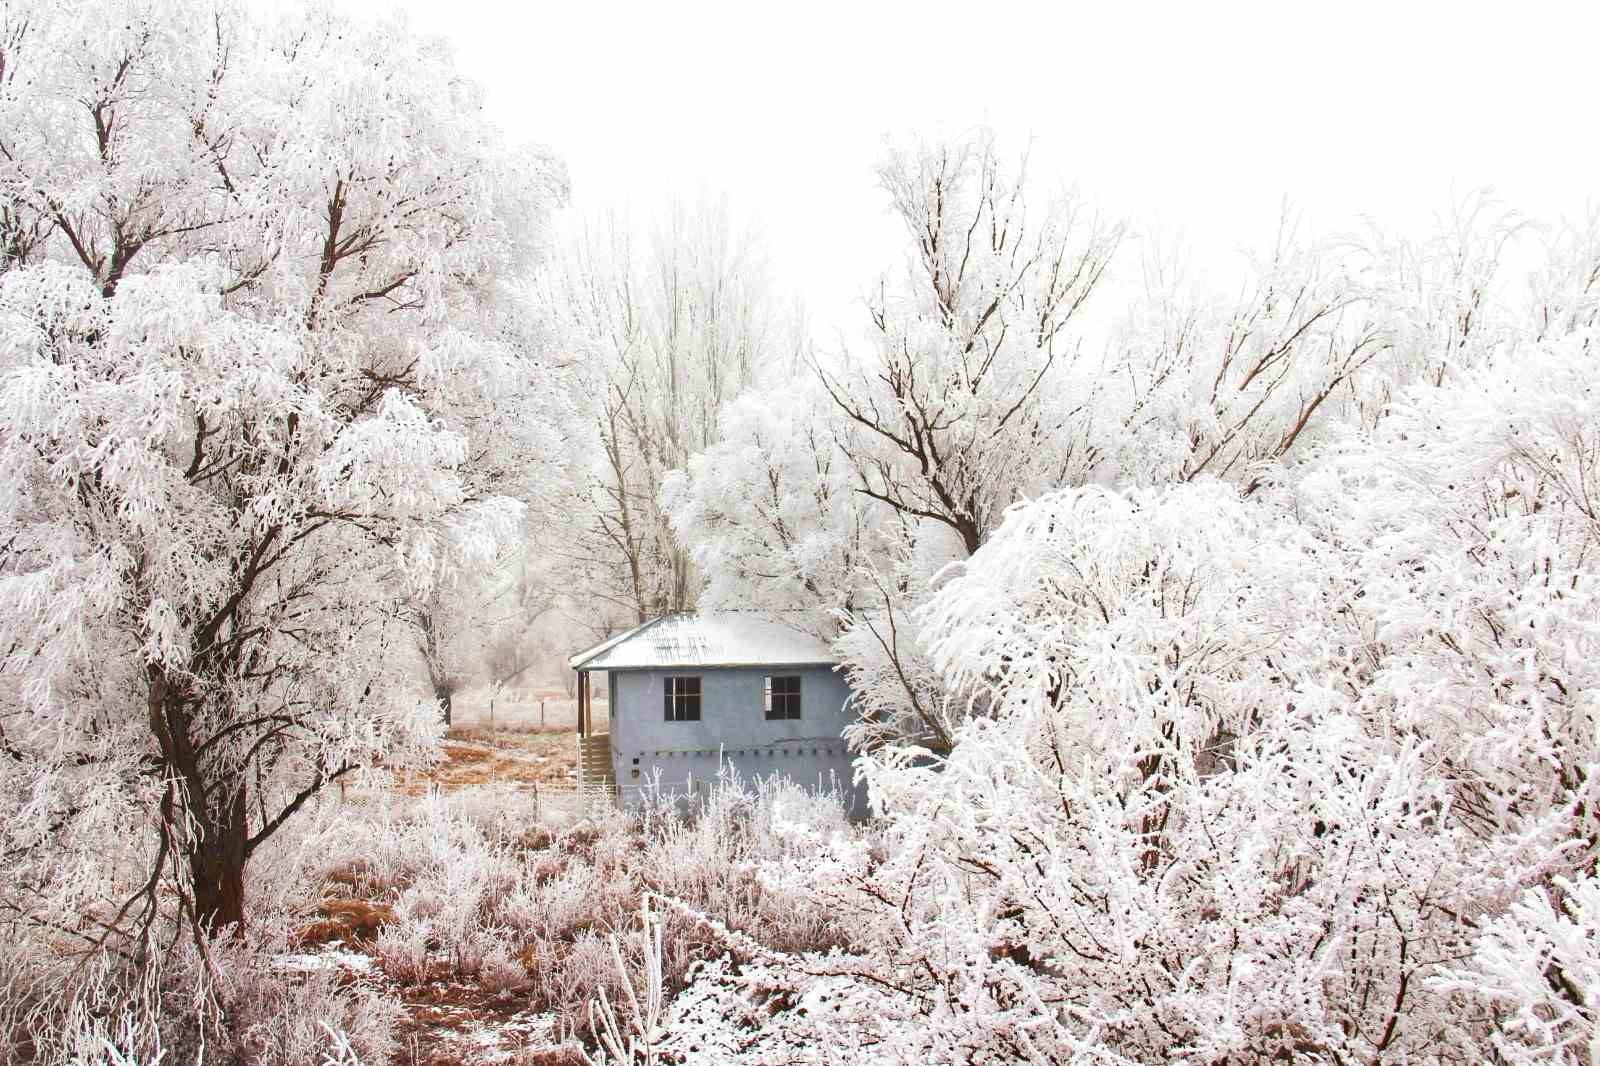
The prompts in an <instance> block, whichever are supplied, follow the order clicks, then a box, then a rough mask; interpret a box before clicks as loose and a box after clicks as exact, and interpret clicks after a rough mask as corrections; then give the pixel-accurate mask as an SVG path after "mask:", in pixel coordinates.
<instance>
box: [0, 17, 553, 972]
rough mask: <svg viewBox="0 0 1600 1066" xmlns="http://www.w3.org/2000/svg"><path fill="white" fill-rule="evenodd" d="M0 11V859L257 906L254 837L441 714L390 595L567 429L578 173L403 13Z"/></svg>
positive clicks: (28, 909)
mask: <svg viewBox="0 0 1600 1066" xmlns="http://www.w3.org/2000/svg"><path fill="white" fill-rule="evenodd" d="M0 41H3V42H4V45H3V48H4V51H3V55H4V60H3V70H0V189H3V201H4V204H5V211H4V214H3V222H0V225H3V227H4V245H5V249H6V252H5V258H4V261H3V271H4V272H3V274H0V409H3V412H4V414H3V417H0V427H3V428H0V468H3V475H0V486H3V488H0V634H3V639H0V649H3V650H0V654H3V655H4V673H5V676H6V678H7V683H6V685H5V687H4V689H3V691H0V753H3V755H4V758H3V759H0V796H3V800H0V802H3V804H4V817H3V818H0V823H3V829H0V834H3V838H0V839H3V846H4V849H5V854H6V870H7V878H6V880H7V882H8V885H7V887H6V888H4V889H0V894H3V895H4V905H5V906H6V907H7V908H8V909H9V912H10V914H11V916H12V917H17V916H21V917H25V918H27V919H29V920H37V921H41V922H53V923H56V924H57V925H60V926H61V927H63V928H69V929H73V930H82V932H81V934H79V935H80V939H88V940H89V941H92V942H94V943H96V944H101V943H107V942H111V943H113V945H114V946H115V945H121V946H122V947H126V948H128V949H129V950H136V949H138V948H139V947H140V944H141V941H140V938H139V937H140V932H141V930H143V931H145V932H149V931H151V930H152V923H153V922H154V921H156V916H157V914H158V913H159V912H161V911H162V910H163V909H164V907H165V905H166V902H167V901H175V902H176V905H177V906H178V907H179V908H181V910H182V912H183V914H184V915H185V916H186V917H187V918H188V919H190V920H191V921H192V922H193V923H194V925H195V926H196V927H197V928H201V929H220V928H222V927H225V926H230V925H237V924H238V923H241V922H242V921H243V920H244V917H245V913H246V906H245V899H244V885H245V882H244V876H243V875H244V870H245V866H246V864H247V863H248V862H249V860H250V857H251V855H252V853H254V852H255V851H256V850H257V849H258V848H259V847H260V846H261V845H262V844H263V842H265V841H266V840H267V839H268V838H270V837H271V836H272V835H273V833H274V832H275V831H276V830H278V829H279V827H281V826H282V825H283V824H284V822H285V821H286V820H287V819H289V818H292V817H293V816H294V814H295V812H296V811H297V810H299V809H300V808H301V807H302V806H303V805H304V804H305V803H306V802H307V801H308V800H310V799H311V798H312V797H313V796H315V795H316V794H317V793H318V791H319V790H320V789H322V788H323V787H324V786H326V785H327V784H328V783H329V782H331V781H334V780H336V779H338V778H340V777H343V776H344V775H346V774H349V773H351V772H352V771H354V770H356V769H358V768H360V767H364V766H370V765H372V764H373V763H374V761H375V760H377V759H379V758H382V759H383V760H384V761H385V762H386V763H388V764H389V765H396V764H403V763H404V762H405V761H406V760H408V759H411V758H414V757H417V756H418V755H420V754H422V753H424V752H425V751H426V750H427V748H428V746H429V745H430V744H431V741H432V739H433V738H434V737H435V736H436V735H437V731H438V724H437V711H436V709H435V708H434V707H433V705H432V701H431V699H430V698H428V696H427V694H425V693H422V692H420V691H418V688H417V686H416V684H415V680H414V677H413V676H410V673H409V669H408V667H409V665H410V663H409V661H408V658H407V657H406V656H405V655H402V654H398V652H399V651H400V650H401V649H403V648H405V647H406V646H407V645H408V644H409V642H410V639H411V638H410V634H409V632H408V631H407V628H406V623H405V620H404V618H403V612H402V611H401V610H399V605H400V604H401V603H402V602H404V601H405V600H406V599H408V598H411V597H416V596H424V595H426V594H427V593H428V590H429V587H430V584H431V582H432V581H433V580H434V575H435V574H436V573H437V572H438V566H437V562H438V560H439V558H440V557H441V555H442V554H443V552H444V550H445V547H444V546H445V542H446V540H449V539H453V540H455V541H456V542H469V543H477V544H479V545H483V546H485V547H484V548H483V550H484V551H485V552H492V545H493V544H494V543H497V542H502V541H510V540H514V539H515V538H517V537H518V536H520V528H521V517H522V511H523V509H524V501H526V500H527V499H529V498H530V496H531V495H532V494H533V491H534V489H535V488H536V487H537V485H538V483H539V482H540V480H541V478H542V477H543V476H544V474H543V473H542V471H543V467H542V465H541V455H543V454H544V453H545V452H547V451H549V450H551V449H552V448H554V447H555V446H556V442H557V440H558V438H557V437H556V436H555V435H554V433H553V431H552V429H551V426H552V424H553V421H554V419H553V415H554V414H555V413H556V412H555V411H554V410H553V409H552V404H553V403H556V402H558V398H559V396H560V395H561V392H560V390H559V389H558V388H557V383H556V379H555V377H554V375H553V374H552V373H551V372H550V371H549V369H548V366H547V364H546V362H545V361H544V360H543V358H542V356H541V354H540V353H541V347H542V339H541V335H540V331H539V330H538V329H537V328H535V320H534V319H533V318H532V316H531V313H530V311H529V309H528V307H527V305H526V301H525V298H524V296H523V293H524V292H526V291H527V290H528V288H529V286H530V274H531V270H532V268H533V266H534V265H535V263H536V261H537V260H538V258H539V256H540V254H541V252H542V250H543V249H544V248H545V246H546V244H547V237H546V225H547V221H548V218H549V215H550V212H551V210H552V207H553V206H554V205H555V204H557V203H558V202H559V200H560V199H561V197H562V196H563V188H564V178H563V176H562V172H561V170H560V168H559V167H558V166H557V165H556V164H555V163H554V162H553V161H552V160H551V158H550V157H548V156H547V155H545V154H543V153H541V152H538V151H532V150H509V149H507V148H506V147H504V146H503V144H502V142H501V140H500V138H499V136H498V134H497V132H496V131H495V130H494V129H493V128H492V127H490V126H489V125H487V124H486V123H485V121H484V120H483V118H482V117H481V95H480V92H479V90H478V89H476V88H475V87H474V86H473V85H471V84H470V83H469V82H466V81H464V80H463V79H462V78H461V77H460V76H459V75H458V74H457V73H456V71H455V69H454V68H453V66H452V64H451V62H450V59H449V56H448V54H447V52H446V50H445V49H444V46H443V45H441V44H438V43H432V42H427V41H423V40H419V39H417V38H415V37H413V36H411V35H410V34H409V33H408V32H406V31H405V29H404V27H403V25H402V24H399V23H387V24H383V25H378V26H373V25H366V24H363V23H360V22H357V21H353V20H351V19H348V18H346V17H343V16H340V15H335V14H329V13H326V12H323V11H320V10H313V9H311V8H305V9H298V10H296V11H293V12H291V13H288V14H285V15H281V16H273V17H266V16H260V15H257V14H253V13H251V12H250V11H249V10H247V9H246V8H244V7H243V6H240V5H237V4H233V3H229V2H227V0H216V2H213V0H196V2H180V3H170V4H147V3H138V2H127V3H123V2H112V0H107V2H95V3H82V4H68V5H61V4H51V3H27V2H19V3H12V4H8V5H6V7H5V8H4V9H3V12H0ZM84 915H92V916H93V917H92V924H91V925H88V926H84V925H82V924H81V921H82V919H83V916H84Z"/></svg>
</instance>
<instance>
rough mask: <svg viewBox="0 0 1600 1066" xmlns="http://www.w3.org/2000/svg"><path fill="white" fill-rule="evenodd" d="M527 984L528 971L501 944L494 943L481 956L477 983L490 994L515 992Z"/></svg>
mask: <svg viewBox="0 0 1600 1066" xmlns="http://www.w3.org/2000/svg"><path fill="white" fill-rule="evenodd" d="M527 984H528V971H527V970H525V969H523V966H522V963H521V962H519V961H517V960H516V959H515V958H512V957H511V955H510V954H509V953H508V952H507V951H506V949H505V946H504V945H503V944H496V945H495V946H494V947H492V948H490V949H489V950H488V952H487V953H485V955H484V956H483V961H482V963H481V965H480V966H479V969H478V985H479V987H481V988H482V989H483V990H484V991H485V992H488V993H490V994H491V995H502V994H504V993H507V992H515V991H518V990H520V989H522V988H524V987H526V986H527Z"/></svg>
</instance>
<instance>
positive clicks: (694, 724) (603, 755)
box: [567, 611, 866, 817]
mask: <svg viewBox="0 0 1600 1066" xmlns="http://www.w3.org/2000/svg"><path fill="white" fill-rule="evenodd" d="M567 663H568V665H569V666H570V667H571V668H572V669H574V670H576V671H577V672H578V736H579V739H578V751H579V776H580V781H581V783H582V784H583V785H584V786H585V787H588V788H602V789H614V790H615V792H616V796H617V798H618V800H619V801H620V802H621V804H622V805H623V806H625V807H628V806H634V805H636V804H638V803H639V802H640V801H641V800H642V799H643V798H644V797H645V796H646V795H647V794H648V793H649V792H650V791H651V790H655V789H659V791H660V792H663V793H667V792H670V793H673V794H675V795H687V794H692V793H694V792H697V791H700V790H703V789H705V788H707V787H709V785H710V784H711V782H712V781H713V780H714V779H715V778H716V776H717V774H718V771H719V770H721V769H722V768H724V767H729V766H731V767H733V768H735V769H737V771H738V773H739V775H740V776H741V777H743V778H744V779H745V780H747V781H748V780H753V779H755V778H768V777H771V776H773V775H782V776H784V777H787V778H788V779H789V780H791V781H793V782H795V783H796V784H799V785H801V786H804V787H807V788H817V787H819V786H820V787H825V788H835V787H836V788H838V789H839V790H840V791H841V792H843V793H844V796H845V802H846V806H847V808H848V809H849V811H850V813H851V814H852V816H854V817H862V816H864V815H865V813H866V802H865V796H863V795H861V794H860V790H859V789H857V788H855V787H854V785H853V783H852V772H851V753H850V750H849V748H848V747H847V746H846V744H845V742H844V738H843V737H842V736H841V732H842V730H843V729H844V727H845V726H846V725H848V724H849V723H850V722H851V721H852V720H853V710H852V701H851V698H850V688H849V686H848V685H847V684H846V683H845V679H844V676H843V675H842V674H841V673H840V672H839V670H838V659H837V657H836V656H834V654H833V652H832V650H831V649H830V648H829V647H828V645H827V644H825V643H824V642H823V641H821V640H819V639H817V638H816V637H814V636H812V635H811V634H809V633H805V632H802V631H800V630H797V629H794V628H792V627H790V626H787V625H783V624H781V623H779V622H774V621H772V620H771V619H769V618H767V617H765V616H763V615H758V614H753V613H751V614H747V613H743V612H738V611H709V612H700V613H697V614H676V615H668V616H666V617H663V618H658V619H655V620H654V621H651V622H646V623H645V624H644V625H641V626H639V627H638V628H636V629H632V630H630V631H628V632H626V633H623V634H621V635H620V636H615V637H612V638H611V639H609V640H606V641H603V642H601V643H599V644H596V645H595V646H594V647H592V648H589V649H588V650H586V651H582V652H579V653H578V654H577V655H574V656H572V658H570V659H569V660H567ZM595 675H604V684H605V686H606V694H607V696H608V697H609V708H610V721H609V725H608V728H607V729H606V730H605V731H601V730H599V729H597V728H595V726H596V723H595V721H594V699H593V685H594V682H592V681H591V677H593V676H595Z"/></svg>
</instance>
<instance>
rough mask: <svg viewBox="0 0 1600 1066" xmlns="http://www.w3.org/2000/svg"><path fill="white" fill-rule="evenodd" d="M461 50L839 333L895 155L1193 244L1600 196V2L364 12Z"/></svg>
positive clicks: (534, 111)
mask: <svg viewBox="0 0 1600 1066" xmlns="http://www.w3.org/2000/svg"><path fill="white" fill-rule="evenodd" d="M349 2H350V3H351V4H353V6H354V7H355V8H356V9H358V10H370V11H384V12H387V11H391V10H393V9H394V8H395V7H396V6H399V7H401V8H403V9H405V10H406V11H408V12H409V13H410V18H411V21H412V24H413V26H414V27H415V28H416V29H418V30H420V31H423V32H426V33H430V34H440V35H444V36H446V37H448V38H450V39H451V40H452V41H453V42H454V43H455V46H456V48H457V54H458V59H459V62H460V64H461V66H462V67H463V68H464V69H465V70H466V71H467V72H468V73H470V74H471V75H472V76H473V77H475V78H476V79H478V80H479V81H480V82H482V83H483V84H484V85H486V86H487V88H488V107H489V111H490V113H491V116H492V117H493V119H494V120H495V121H496V122H497V123H499V124H500V126H501V127H502V128H503V129H505V130H506V132H507V134H508V135H509V136H511V137H512V138H514V139H517V140H534V141H538V142H541V143H544V144H547V145H550V146H551V147H553V148H554V149H556V150H557V151H558V152H559V153H560V154H561V155H562V156H563V157H564V158H565V159H566V161H567V164H568V167H569V169H570V173H571V176H572V182H573V192H574V203H575V205H576V206H577V207H578V208H579V209H582V210H589V209H593V208H597V207H600V206H603V205H607V204H619V205H631V206H632V207H633V210H634V213H635V214H636V215H637V214H647V213H648V212H649V211H650V210H651V209H652V208H654V207H655V206H656V205H657V204H659V203H660V202H661V201H662V200H663V198H664V197H665V196H666V195H668V194H669V193H672V192H677V193H680V194H687V195H689V196H691V197H692V196H693V195H695V193H696V191H697V190H699V189H701V188H704V189H706V190H709V191H710V192H712V193H726V194H727V195H728V196H729V197H730V198H731V200H732V202H733V204H734V207H735V210H736V211H738V212H740V213H741V214H748V215H754V216H756V217H757V218H758V219H759V221H760V223H761V224H762V226H763V228H764V230H765V232H766V235H767V239H768V244H769V246H770V250H771V255H772V258H773V261H774V263H775V265H776V267H777V269H778V272H779V275H780V277H781V278H782V280H783V281H784V283H786V284H787V285H789V286H791V287H793V288H795V289H797V290H799V291H800V293H801V294H802V295H803V296H804V297H805V299H806V301H807V303H808V305H809V306H810V307H811V308H812V309H813V312H814V314H815V317H816V319H817V324H818V326H819V327H821V328H822V329H823V330H824V331H831V329H832V328H833V327H835V326H844V325H847V324H853V321H854V318H855V317H858V315H857V312H856V311H854V310H853V308H852V301H853V300H854V299H855V298H856V297H858V296H859V294H860V293H861V292H862V291H863V290H864V287H865V286H866V284H867V283H868V282H869V281H870V279H872V278H873V277H874V276H876V275H877V274H878V273H879V272H881V271H882V270H884V269H885V268H887V267H890V266H892V265H894V264H895V263H897V262H898V257H899V255H900V243H899V233H898V231H897V229H896V228H895V225H894V223H893V222H892V220H891V219H890V218H889V217H888V216H887V214H886V211H885V204H884V198H883V196H882V195H881V194H880V193H879V192H878V191H877V189H876V186H875V179H874V177H873V165H874V162H875V160H876V159H877V157H878V155H879V151H880V147H881V144H882V138H883V136H884V135H885V134H886V133H890V132H905V131H917V132H926V133H928V134H930V135H931V134H936V133H938V132H939V131H940V130H948V131H959V130H962V129H964V128H966V127H968V126H970V125H972V124H974V123H976V122H980V121H986V122H988V123H989V124H990V125H992V126H994V127H995V128H996V129H997V130H999V131H1000V132H1001V134H1002V136H1003V137H1004V138H1006V140H1007V141H1008V142H1009V144H1010V146H1011V147H1014V148H1016V149H1018V150H1020V149H1021V148H1023V147H1025V146H1026V144H1027V143H1028V141H1029V138H1030V137H1031V138H1032V144H1033V169H1034V172H1035V175H1036V176H1038V177H1041V178H1048V179H1051V180H1059V181H1066V182H1076V184H1077V185H1078V187H1079V189H1080V190H1081V191H1082V192H1083V193H1085V194H1087V195H1088V196H1090V197H1091V198H1092V199H1093V200H1094V201H1095V202H1097V203H1098V204H1100V205H1102V206H1103V207H1104V208H1105V209H1107V210H1108V211H1111V212H1113V213H1116V214H1119V215H1125V216H1130V217H1132V218H1134V219H1135V220H1136V221H1140V222H1145V223H1148V222H1150V221H1159V223H1160V224H1161V225H1163V226H1164V227H1166V228H1168V229H1171V230H1179V231H1181V232H1182V233H1183V234H1184V235H1185V237H1186V239H1187V241H1188V243H1189V245H1190V246H1191V249H1192V256H1193V260H1194V262H1195V263H1196V264H1197V265H1199V266H1201V267H1211V268H1213V269H1216V270H1220V271H1222V272H1224V273H1231V269H1229V268H1228V264H1231V263H1233V262H1234V261H1235V259H1234V257H1233V256H1232V255H1231V253H1232V252H1233V251H1234V250H1236V249H1237V248H1239V247H1241V246H1243V245H1246V244H1249V245H1252V246H1260V245H1261V244H1263V243H1264V242H1266V241H1268V240H1269V239H1270V237H1271V235H1272V232H1273V229H1274V225H1275V222H1276V219H1277V217H1278V213H1279V209H1280V206H1281V204H1282V203H1283V202H1284V200H1285V198H1286V197H1287V198H1288V199H1289V200H1290V201H1291V202H1292V203H1293V204H1294V205H1295V206H1296V207H1297V208H1298V209H1300V210H1301V211H1302V212H1303V213H1304V215H1305V217H1306V219H1307V221H1308V222H1309V223H1310V224H1311V225H1312V226H1315V227H1317V228H1320V229H1325V230H1327V229H1333V230H1343V229H1345V228H1350V227H1353V226H1354V225H1355V224H1356V223H1357V221H1358V218H1359V216H1361V215H1363V214H1366V215H1371V216H1374V217H1376V218H1378V219H1380V220H1382V221H1385V222H1386V223H1388V224H1390V225H1392V226H1395V227H1398V228H1400V229H1402V230H1408V231H1417V230H1421V229H1423V228H1425V227H1426V226H1427V225H1428V223H1429V220H1430V219H1431V218H1432V217H1433V215H1434V214H1435V213H1437V212H1442V211H1444V210H1446V209H1447V208H1448V206H1449V204H1450V202H1451V200H1452V197H1453V196H1454V197H1457V198H1459V197H1460V196H1461V195H1463V194H1465V193H1466V192H1468V191H1470V190H1472V189H1474V188H1476V187H1479V186H1491V187H1493V189H1494V190H1495V192H1496V193H1497V194H1498V195H1499V196H1500V197H1501V198H1502V199H1503V200H1505V201H1506V202H1507V203H1508V204H1509V205H1511V206H1515V207H1517V208H1519V209H1521V210H1523V211H1525V212H1527V213H1529V214H1531V215H1535V216H1539V217H1545V218H1551V219H1554V218H1558V217H1560V216H1562V215H1566V216H1569V217H1575V216H1578V215H1581V214H1584V213H1586V212H1587V210H1588V205H1589V204H1590V203H1591V201H1592V200H1593V199H1594V198H1595V197H1596V193H1597V192H1600V189H1597V188H1596V185H1597V181H1596V178H1597V175H1600V165H1597V164H1600V128H1597V122H1596V117H1597V116H1596V101H1597V99H1600V75H1597V70H1600V51H1597V48H1596V44H1597V42H1600V4H1596V3H1592V2H1591V3H1586V4H1582V5H1578V4H1574V5H1571V6H1559V7H1558V6H1554V5H1530V4H1511V3H1502V4H1498V5H1493V6H1490V5H1483V6H1476V5H1469V4H1450V5H1445V4H1422V3H1403V2H1401V0H1393V2H1392V3H1389V4H1372V3H1342V2H1341V3H1333V2H1328V0H1324V2H1322V3H1318V4H1303V3H1292V2H1281V3H1275V4H1226V5H1213V4H1185V5H1178V4H1172V5H1165V4H1162V5H1156V4H1142V3H1126V2H1117V0H1102V2H1099V3H1095V4H1092V5H1090V4H1067V3H1059V4H1054V5H1048V6H1047V5H1042V4H1037V5H1034V4H1021V3H990V2H984V0H969V2H967V3H964V4H947V3H932V2H929V3H894V4H878V3H872V2H869V0H854V2H850V3H833V2H829V3H808V4H791V5H787V6H779V5H774V4H760V3H695V4H679V3H660V4H640V5H632V4H616V3H586V2H581V0H580V2H578V3H564V4H527V5H512V4H499V3H492V2H488V0H451V2H449V3H440V2H438V0H349Z"/></svg>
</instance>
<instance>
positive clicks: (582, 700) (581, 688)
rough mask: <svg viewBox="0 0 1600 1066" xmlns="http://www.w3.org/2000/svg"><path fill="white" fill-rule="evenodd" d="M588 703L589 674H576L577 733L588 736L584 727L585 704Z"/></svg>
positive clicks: (585, 717) (585, 716)
mask: <svg viewBox="0 0 1600 1066" xmlns="http://www.w3.org/2000/svg"><path fill="white" fill-rule="evenodd" d="M587 703H589V674H578V735H579V736H589V733H587V730H586V728H584V720H586V719H587V717H589V715H587V707H586V704H587Z"/></svg>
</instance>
